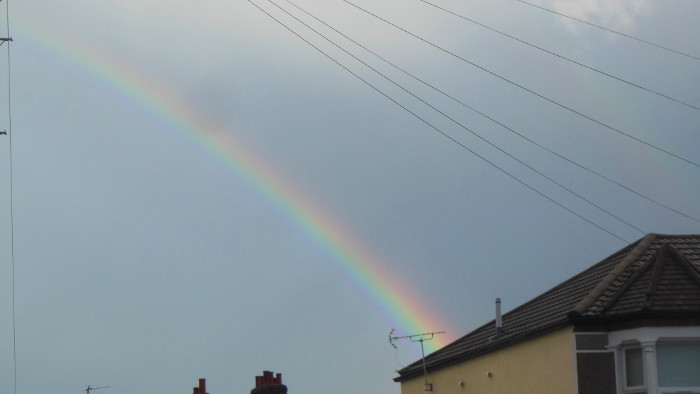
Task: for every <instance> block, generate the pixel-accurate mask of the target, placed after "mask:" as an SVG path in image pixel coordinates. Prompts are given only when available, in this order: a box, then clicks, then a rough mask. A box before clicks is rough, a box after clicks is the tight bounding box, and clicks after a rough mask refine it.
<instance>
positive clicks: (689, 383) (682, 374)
mask: <svg viewBox="0 0 700 394" xmlns="http://www.w3.org/2000/svg"><path fill="white" fill-rule="evenodd" d="M656 362H657V364H658V369H659V386H661V387H699V386H700V343H679V344H675V343H674V344H659V345H657V347H656Z"/></svg>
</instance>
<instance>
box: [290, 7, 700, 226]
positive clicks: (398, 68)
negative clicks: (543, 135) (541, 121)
mask: <svg viewBox="0 0 700 394" xmlns="http://www.w3.org/2000/svg"><path fill="white" fill-rule="evenodd" d="M286 1H287V3H289V4H291V5H292V6H294V7H295V8H297V9H298V10H300V11H301V12H303V13H304V14H306V15H308V16H309V17H311V18H313V19H315V20H316V21H318V22H319V23H321V24H323V25H325V26H326V27H328V28H329V29H331V30H333V31H335V32H336V33H338V34H339V35H341V36H343V37H345V38H346V39H348V40H349V41H351V42H352V43H354V44H355V45H357V46H359V47H360V48H362V49H364V50H365V51H367V52H369V53H371V54H372V55H374V56H375V57H377V58H379V59H381V60H382V61H384V62H385V63H387V64H389V65H390V66H392V67H394V68H395V69H397V70H399V71H401V72H402V73H404V74H406V75H408V76H409V77H411V78H413V79H414V80H416V81H418V82H420V83H422V84H423V85H425V86H427V87H429V88H431V89H433V90H435V91H436V92H438V93H440V94H442V95H443V96H445V97H447V98H449V99H450V100H452V101H454V102H456V103H458V104H460V105H462V106H463V107H465V108H467V109H469V110H471V111H473V112H475V113H476V114H478V115H480V116H482V117H484V118H486V119H488V120H490V121H491V122H493V123H495V124H497V125H499V126H501V127H503V128H504V129H506V130H508V131H509V132H511V133H513V134H515V135H517V136H519V137H520V138H522V139H524V140H525V141H527V142H529V143H531V144H533V145H535V146H537V147H539V148H541V149H543V150H545V151H547V152H549V153H550V154H553V155H555V156H557V157H559V158H560V159H562V160H565V161H567V162H569V163H571V164H573V165H575V166H577V167H579V168H581V169H583V170H585V171H587V172H589V173H591V174H593V175H596V176H598V177H600V178H602V179H604V180H606V181H608V182H610V183H612V184H614V185H617V186H618V187H620V188H622V189H624V190H627V191H629V192H631V193H633V194H635V195H637V196H639V197H641V198H643V199H645V200H647V201H649V202H651V203H653V204H656V205H657V206H660V207H662V208H665V209H667V210H669V211H671V212H674V213H676V214H678V215H681V216H684V217H686V218H688V219H690V220H693V221H695V222H699V223H700V219H698V218H695V217H693V216H690V215H688V214H685V213H683V212H681V211H679V210H676V209H674V208H672V207H670V206H667V205H665V204H663V203H661V202H659V201H656V200H654V199H652V198H650V197H648V196H645V195H644V194H642V193H640V192H638V191H635V190H633V189H632V188H630V187H628V186H625V185H623V184H622V183H620V182H617V181H615V180H613V179H612V178H610V177H607V176H605V175H603V174H601V173H599V172H597V171H595V170H592V169H590V168H588V167H586V166H584V165H582V164H580V163H577V162H575V161H573V160H571V159H569V158H568V157H566V156H563V155H561V154H559V153H557V152H555V151H553V150H551V149H550V148H547V147H546V146H544V145H542V144H540V143H538V142H536V141H534V140H532V139H531V138H529V137H527V136H526V135H524V134H522V133H520V132H518V131H516V130H515V129H513V128H512V127H509V126H507V125H505V124H504V123H502V122H500V121H498V120H496V119H494V118H493V117H491V116H489V115H487V114H485V113H484V112H482V111H480V110H478V109H476V108H474V107H472V106H470V105H468V104H466V103H465V102H463V101H461V100H460V99H458V98H456V97H454V96H452V95H450V94H449V93H446V92H445V91H443V90H441V89H439V88H437V87H435V86H434V85H432V84H430V83H428V82H426V81H424V80H423V79H421V78H419V77H417V76H415V75H413V74H412V73H410V72H408V71H406V70H404V69H403V68H401V67H399V66H397V65H396V64H394V63H392V62H391V61H389V60H387V59H386V58H384V57H382V56H381V55H379V54H378V53H376V52H374V51H372V50H371V49H369V48H367V47H366V46H365V45H362V44H361V43H359V42H357V41H356V40H354V39H353V38H351V37H349V36H348V35H346V34H344V33H343V32H341V31H339V30H338V29H336V28H335V27H333V26H331V25H329V24H328V23H326V22H324V21H323V20H321V19H320V18H318V17H316V16H315V15H313V14H312V13H310V12H309V11H307V10H305V9H304V8H302V7H300V6H299V5H297V4H296V3H294V2H292V1H291V0H286Z"/></svg>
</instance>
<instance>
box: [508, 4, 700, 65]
mask: <svg viewBox="0 0 700 394" xmlns="http://www.w3.org/2000/svg"><path fill="white" fill-rule="evenodd" d="M515 1H519V2H521V3H523V4H527V5H529V6H532V7H535V8H539V9H541V10H543V11H547V12H551V13H552V14H556V15H559V16H561V17H564V18H569V19H571V20H574V21H576V22H581V23H584V24H586V25H588V26H593V27H595V28H598V29H601V30H605V31H607V32H610V33H614V34H617V35H619V36H622V37H626V38H629V39H631V40H635V41H639V42H641V43H644V44H647V45H651V46H653V47H656V48H659V49H663V50H665V51H669V52H673V53H675V54H677V55H681V56H685V57H689V58H691V59H695V60H700V57H698V56H693V55H690V54H688V53H685V52H681V51H678V50H675V49H671V48H668V47H665V46H663V45H659V44H655V43H653V42H650V41H646V40H643V39H641V38H637V37H634V36H631V35H629V34H625V33H621V32H619V31H616V30H613V29H610V28H607V27H604V26H600V25H596V24H595V23H591V22H588V21H584V20H582V19H578V18H575V17H573V16H570V15H566V14H562V13H560V12H557V11H554V10H550V9H548V8H545V7H542V6H539V5H536V4H532V3H528V2H527V1H523V0H515Z"/></svg>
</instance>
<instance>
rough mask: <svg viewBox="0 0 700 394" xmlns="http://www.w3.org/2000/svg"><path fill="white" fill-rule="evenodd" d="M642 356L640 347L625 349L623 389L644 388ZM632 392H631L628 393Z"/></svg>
mask: <svg viewBox="0 0 700 394" xmlns="http://www.w3.org/2000/svg"><path fill="white" fill-rule="evenodd" d="M643 357H644V355H643V353H642V348H641V347H633V348H627V349H625V388H626V389H634V388H639V387H644V358H643ZM630 392H633V391H630Z"/></svg>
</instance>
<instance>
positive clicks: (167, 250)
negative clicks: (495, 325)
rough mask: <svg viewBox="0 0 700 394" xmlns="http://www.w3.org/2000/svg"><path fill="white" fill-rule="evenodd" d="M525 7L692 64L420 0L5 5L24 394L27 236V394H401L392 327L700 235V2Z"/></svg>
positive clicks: (540, 16)
mask: <svg viewBox="0 0 700 394" xmlns="http://www.w3.org/2000/svg"><path fill="white" fill-rule="evenodd" d="M533 1H535V3H536V4H538V5H540V6H543V7H546V8H549V9H551V10H554V11H556V12H559V13H563V14H566V15H570V16H572V17H576V18H579V19H583V20H586V21H590V22H592V23H595V24H599V25H602V26H605V27H607V28H610V29H614V30H616V31H619V32H621V33H624V34H627V35H631V36H634V37H636V38H639V39H641V40H644V41H648V42H652V43H654V44H658V45H660V46H663V47H666V48H668V49H672V50H673V51H676V52H673V51H671V50H668V49H663V48H659V47H655V46H652V45H649V44H646V43H644V42H641V41H638V40H633V39H630V38H626V37H624V36H622V35H619V34H613V33H610V32H607V31H604V30H601V29H598V28H595V27H592V26H590V25H585V24H582V23H580V22H576V21H575V20H573V19H567V18H564V17H562V16H558V15H555V14H553V13H550V12H547V11H544V10H541V9H538V8H535V7H533V6H531V5H527V4H524V3H522V2H519V1H516V0H473V1H457V0H433V4H434V5H438V6H440V7H443V8H444V9H446V10H449V11H452V12H454V13H455V14H459V15H461V16H462V17H464V18H469V19H470V20H471V21H468V20H466V19H464V18H460V17H458V16H456V15H454V14H450V13H448V12H446V11H445V10H440V9H438V8H436V7H434V6H431V5H430V4H427V3H425V2H422V1H419V0H404V1H398V0H352V3H353V4H355V5H356V6H357V7H354V6H353V5H351V4H349V3H348V2H345V1H342V0H294V2H293V3H291V2H288V1H285V0H274V2H272V1H268V0H254V1H253V2H248V1H233V2H232V1H217V0H204V1H199V2H197V3H193V2H191V1H188V2H185V1H181V0H170V1H167V2H166V1H161V0H141V1H138V2H128V1H123V2H96V1H88V0H76V1H70V2H57V1H50V0H33V1H11V2H10V4H9V5H10V7H9V19H10V25H9V26H10V34H11V35H12V37H13V38H14V41H13V42H12V43H11V45H10V56H11V68H10V69H9V70H10V71H11V74H10V75H11V78H9V80H10V81H11V95H10V96H9V97H10V103H9V104H11V108H12V111H11V115H12V122H11V124H10V121H9V117H8V115H9V111H8V109H7V108H8V107H9V106H8V95H7V89H8V66H7V56H8V52H7V51H6V48H7V44H5V45H3V46H1V47H0V56H1V57H2V59H1V61H0V64H2V66H0V73H1V76H2V79H1V81H2V82H1V83H0V86H2V92H0V113H1V114H2V115H1V116H0V130H7V131H8V132H9V134H10V135H7V136H3V135H0V156H1V157H2V163H0V203H1V204H0V216H1V219H2V220H1V223H2V226H1V227H0V252H1V255H0V262H1V263H2V265H1V266H0V269H1V272H0V278H1V279H0V313H1V316H0V382H2V383H1V385H2V387H3V390H4V391H7V392H9V390H10V388H11V387H13V386H14V371H15V368H14V366H13V364H14V363H13V357H12V347H13V324H12V298H13V297H12V296H13V293H12V266H13V265H12V252H11V251H12V248H11V245H12V242H11V240H12V239H13V237H12V228H14V270H15V276H14V278H15V294H14V296H15V305H14V306H15V317H16V319H15V325H16V331H15V332H16V336H15V340H16V341H15V346H16V382H17V385H16V392H17V393H22V394H25V393H26V394H44V393H53V394H79V393H81V392H84V391H85V388H86V387H87V386H88V385H91V386H110V388H108V389H103V390H100V394H122V393H124V394H126V393H129V394H136V393H149V394H176V393H184V394H187V393H190V392H191V388H192V387H193V386H194V385H196V383H197V378H207V380H208V389H209V392H210V393H211V394H240V393H247V392H248V391H249V390H250V389H252V388H253V386H254V376H255V375H258V374H260V373H261V372H262V371H263V370H273V371H275V372H281V373H282V374H283V380H284V383H285V384H287V385H288V386H289V390H290V393H308V394H313V393H319V394H321V393H328V392H336V393H359V392H362V393H371V394H379V393H382V394H385V393H394V394H397V393H399V385H398V384H397V383H394V382H393V381H392V378H393V377H395V376H396V373H395V370H397V369H400V368H401V367H403V366H405V365H407V364H409V363H411V362H413V361H415V360H417V359H418V358H419V357H420V347H419V346H418V344H416V343H411V342H409V341H407V340H400V341H397V342H396V346H397V349H394V348H393V347H392V346H391V345H390V344H389V341H388V336H389V332H390V330H391V329H392V328H394V329H396V331H395V335H397V336H404V335H410V334H417V333H420V332H429V331H446V333H444V334H440V335H438V336H437V338H436V339H435V340H434V341H433V342H432V343H430V346H429V350H432V349H434V348H435V346H444V345H445V344H447V343H449V342H450V341H452V340H455V339H457V338H458V337H460V336H462V335H464V334H466V333H468V332H469V331H471V330H472V329H474V328H476V327H478V326H480V325H481V324H484V323H486V322H487V321H489V320H491V319H493V310H494V306H493V302H494V299H495V298H496V297H501V298H502V299H503V308H504V310H505V311H508V310H510V309H512V308H514V307H516V306H518V305H519V304H521V303H523V302H525V301H527V300H529V299H531V298H532V297H534V296H537V295H538V294H540V293H542V292H544V291H546V290H547V289H549V288H551V287H552V286H555V285H556V284H558V283H560V282H561V281H563V280H565V279H567V278H569V277H570V276H572V275H574V274H576V273H578V272H580V271H582V270H583V269H585V268H587V267H589V266H590V265H592V264H594V263H596V262H598V261H600V260H601V259H603V258H605V257H606V256H608V255H610V254H612V253H614V252H615V251H617V250H618V249H620V248H622V247H624V246H625V245H627V244H628V243H631V242H634V241H635V240H637V239H639V238H641V237H642V236H643V235H644V234H646V233H650V232H656V233H698V232H700V223H699V222H698V219H697V218H700V204H698V201H699V199H700V167H699V164H698V163H700V154H699V153H698V142H699V141H698V131H699V130H700V110H699V109H697V107H700V89H698V86H700V60H698V58H697V57H699V56H700V40H698V37H700V25H699V24H698V23H697V16H698V15H700V2H697V1H694V0H667V1H651V0H634V1H631V0H630V1H627V0H577V1H565V0H533ZM0 4H1V5H2V7H1V9H2V16H3V18H2V20H3V21H5V20H6V17H7V13H6V9H5V7H4V6H5V5H6V1H3V2H2V3H0ZM254 4H255V5H257V6H258V7H260V8H262V9H263V10H265V11H266V12H268V13H270V14H271V15H272V16H273V17H274V18H276V19H277V21H276V20H275V19H273V18H271V17H270V16H268V15H266V14H265V13H263V11H261V10H260V9H258V8H256V6H255V5H254ZM275 4H277V6H279V7H281V8H278V7H277V6H276V5H275ZM295 5H296V6H297V7H295ZM358 7H361V8H363V9H364V10H366V11H367V12H365V11H362V10H361V9H360V8H358ZM282 9H284V10H287V11H288V12H289V13H291V14H293V15H294V16H296V17H297V18H299V19H301V20H303V21H304V22H305V23H307V24H309V26H311V27H313V28H314V29H316V30H317V31H318V32H319V33H322V34H323V35H324V36H326V37H328V38H329V39H330V40H332V41H333V42H334V43H335V44H337V45H338V46H339V47H341V48H343V49H345V50H346V51H348V52H349V53H351V54H352V55H349V54H348V53H346V52H343V51H342V50H341V49H339V47H336V46H334V45H333V44H332V43H330V42H329V41H326V40H325V39H324V38H322V37H321V36H319V35H317V34H316V33H315V32H314V31H312V30H309V29H308V28H307V27H306V26H304V25H303V24H301V23H299V22H298V21H296V20H295V19H293V18H292V17H291V16H290V15H288V14H286V13H285V12H284V11H283V10H282ZM302 9H303V10H304V11H306V12H307V13H304V12H303V11H302ZM368 12H369V13H372V14H374V15H376V17H375V16H372V15H370V14H369V13H368ZM310 15H313V16H314V17H316V18H318V19H313V18H312V17H311V16H310ZM377 17H380V18H383V19H384V20H383V21H382V20H380V19H378V18H377ZM319 20H320V21H323V22H325V23H326V24H327V25H329V26H332V27H333V28H334V29H337V31H339V32H342V33H343V34H345V35H347V37H349V38H351V39H352V40H354V41H356V42H357V43H359V44H361V45H363V46H364V47H365V48H367V49H369V50H371V51H372V52H374V53H375V54H377V55H379V56H381V57H382V58H384V59H386V60H387V61H389V62H391V63H392V64H394V65H396V66H398V67H400V68H401V69H402V70H404V71H406V72H407V73H410V75H409V74H406V73H404V72H402V71H399V70H398V69H397V68H394V67H393V66H392V65H390V64H388V63H387V62H385V61H384V60H381V59H379V58H378V57H376V56H375V55H373V54H371V53H369V52H367V51H366V50H365V49H363V48H361V47H358V46H357V45H356V44H354V43H353V42H352V41H350V40H348V39H347V38H344V37H342V36H340V35H339V34H338V33H337V32H336V31H333V30H331V29H330V28H329V27H328V26H327V25H324V24H322V23H321V22H320V21H319ZM474 22H477V23H479V24H481V25H485V26H488V27H489V28H491V29H495V30H498V31H499V32H501V33H504V34H507V35H510V36H511V37H514V38H516V39H518V40H522V41H525V42H527V43H529V44H531V45H534V46H537V47H540V48H542V49H544V50H547V51H550V52H553V53H555V54H556V55H552V54H548V53H546V52H544V51H543V50H538V49H536V48H533V47H532V46H528V45H526V44H524V43H522V42H518V41H516V40H515V39H513V38H508V37H506V36H504V35H503V34H499V33H497V32H494V31H493V30H489V29H487V28H485V27H483V26H480V25H478V24H477V23H474ZM389 23H392V24H394V25H395V26H398V27H399V28H401V29H404V30H405V31H402V30H400V29H399V28H397V27H395V26H392V25H391V24H389ZM282 24H284V25H286V26H287V27H288V28H289V29H291V31H290V30H288V29H287V28H285V27H284V26H283V25H282ZM2 31H3V32H5V35H7V31H6V29H5V28H3V29H2ZM406 31H408V32H410V34H409V33H407V32H406ZM293 32H295V33H297V34H299V35H300V36H302V37H303V38H304V39H305V40H308V42H305V41H303V40H302V39H300V38H299V37H298V36H296V35H295V34H294V33H293ZM411 34H412V35H411ZM418 37H419V38H418ZM310 44H311V45H310ZM312 45H313V46H312ZM314 46H315V48H314ZM679 52H680V53H679ZM557 55H558V56H557ZM689 55H690V56H689ZM353 56H355V57H357V58H359V59H361V60H362V62H364V63H366V64H367V65H370V66H371V67H373V68H374V69H375V70H376V71H378V72H380V73H382V74H383V75H385V76H386V77H388V78H390V79H391V80H392V81H393V82H390V81H388V80H387V79H385V78H384V77H383V76H381V75H379V74H377V73H375V71H373V70H372V69H369V68H367V66H365V65H364V64H363V63H361V62H358V60H356V59H355V58H353ZM562 57H563V58H568V59H571V60H573V61H575V62H578V63H580V64H581V65H577V64H574V63H573V62H571V61H567V60H565V59H563V58H562ZM331 58H332V59H333V60H331ZM582 65H585V66H587V67H589V68H586V67H584V66H582ZM593 69H595V70H598V71H595V70H593ZM603 73H606V74H608V75H607V76H606V75H604V74H603ZM417 79H420V80H422V81H424V82H426V83H428V84H430V85H431V86H433V87H434V88H437V89H439V90H440V91H442V92H444V93H445V94H442V93H440V92H438V91H436V90H435V89H433V88H431V87H429V86H426V85H425V84H423V83H421V82H419V81H418V80H417ZM621 80H624V81H625V82H623V81H621ZM518 85H519V86H518ZM635 85H636V86H635ZM403 89H406V90H403ZM409 92H410V93H409ZM413 95H415V96H413ZM446 95H449V96H451V97H452V98H454V99H455V100H458V101H455V100H453V99H450V98H448V97H447V96H446ZM664 96H666V97H664ZM418 98H419V99H418ZM392 100H393V101H392ZM460 102H461V103H460ZM425 103H427V104H429V105H430V106H433V107H434V108H435V109H437V110H439V111H440V112H442V113H443V114H444V115H445V116H443V115H441V114H440V113H438V112H437V111H436V110H435V109H433V108H431V107H429V106H426V104H425ZM693 106H694V107H696V108H693ZM468 107H471V108H473V109H476V110H478V111H480V112H481V113H482V114H484V115H486V116H488V117H490V118H491V119H492V120H490V119H488V118H487V117H485V116H481V115H479V114H478V113H476V112H474V111H473V110H472V109H469V108H468ZM494 120H495V122H494ZM496 122H498V123H496ZM499 123H500V125H499ZM504 126H505V127H504ZM506 127H507V128H506ZM518 134H520V135H522V136H524V137H526V138H527V139H530V140H531V141H534V142H535V143H537V144H539V145H541V146H542V147H544V148H546V149H547V150H549V151H551V152H556V154H557V155H560V157H559V156H556V155H554V154H552V153H550V152H548V151H547V150H545V149H543V148H542V147H538V146H537V145H534V144H533V143H531V142H528V141H527V140H526V139H524V138H522V137H521V136H519V135H518ZM482 138H483V139H482ZM486 140H488V141H489V142H486ZM10 141H11V146H10ZM491 144H493V145H491ZM10 152H11V153H12V158H13V159H12V163H11V164H12V169H13V171H12V174H11V172H10ZM562 157H563V158H565V159H562ZM514 158H517V160H518V161H516V160H515V159H514ZM522 163H526V164H527V165H528V166H530V167H531V168H528V167H527V166H525V165H524V164H522ZM574 163H576V164H574ZM533 169H534V170H536V171H537V172H535V171H533ZM538 172H539V173H540V174H541V175H540V174H538ZM596 173H597V174H599V175H596ZM542 175H544V176H546V178H545V177H543V176H542ZM547 178H548V179H547ZM606 178H607V180H606ZM611 181H612V182H611ZM554 182H556V183H554ZM10 185H12V191H13V192H12V194H11V193H10ZM620 185H622V186H620ZM564 188H566V189H564ZM567 189H568V190H570V191H571V192H573V193H576V194H577V195H578V196H576V195H574V194H572V193H571V192H570V191H567ZM11 197H12V198H11ZM650 200H653V201H650ZM662 205H663V206H662ZM11 206H12V208H13V210H12V213H13V214H12V218H13V222H14V226H13V227H12V226H10V217H11V215H10V212H11V210H10V207H11ZM664 206H666V207H668V208H665V207H664ZM669 208H671V209H672V210H671V209H669ZM674 211H676V212H674ZM679 212H680V213H679Z"/></svg>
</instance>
